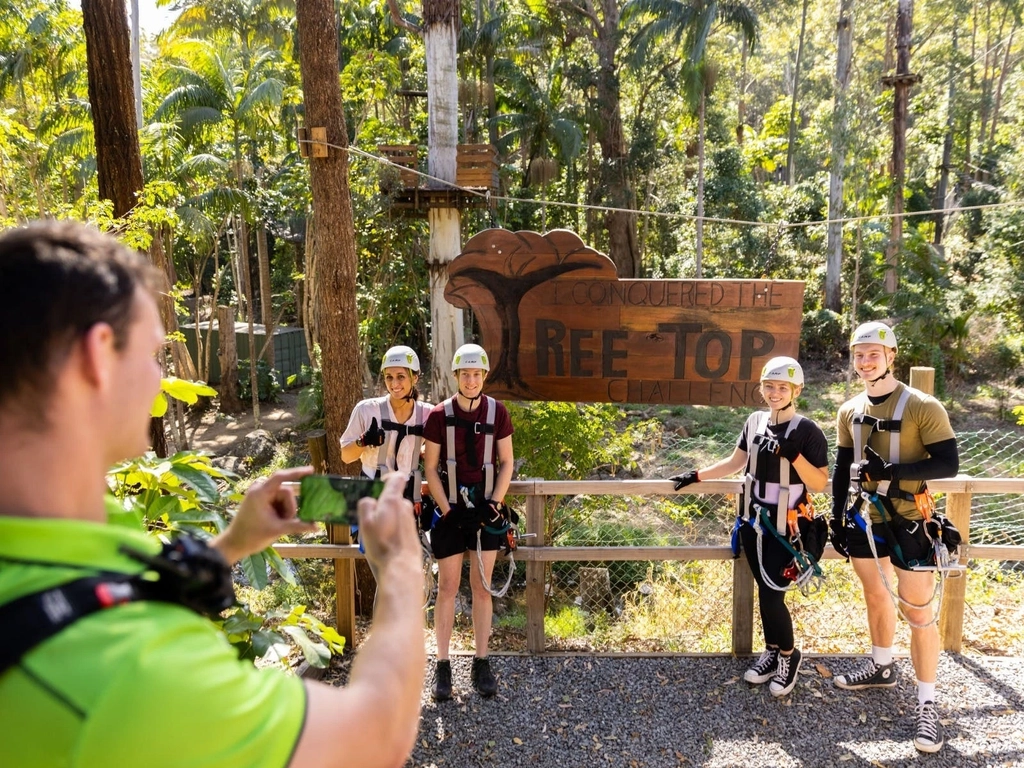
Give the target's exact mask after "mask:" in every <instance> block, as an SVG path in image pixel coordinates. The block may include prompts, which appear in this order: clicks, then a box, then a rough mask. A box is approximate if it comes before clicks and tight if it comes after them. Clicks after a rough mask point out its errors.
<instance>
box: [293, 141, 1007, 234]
mask: <svg viewBox="0 0 1024 768" xmlns="http://www.w3.org/2000/svg"><path fill="white" fill-rule="evenodd" d="M300 142H301V143H305V144H314V143H315V144H321V145H323V146H327V147H330V148H331V149H336V150H338V151H340V152H349V153H351V154H354V155H358V156H360V157H365V158H366V159H368V160H373V161H374V162H377V163H379V164H380V165H383V166H390V167H393V168H397V169H399V170H401V171H404V172H407V173H412V174H415V175H416V176H419V177H420V178H422V179H425V180H427V181H430V182H433V183H434V184H437V185H439V186H440V187H441V188H443V189H448V190H451V191H456V192H461V193H462V194H465V195H469V196H473V197H479V198H481V199H483V200H485V201H488V202H490V201H501V202H505V203H522V204H528V205H540V206H545V205H551V206H556V207H560V208H572V209H577V210H581V211H597V212H602V213H627V214H633V215H636V216H653V217H655V218H662V219H669V220H678V221H693V222H696V221H703V222H704V223H706V224H722V225H730V226H736V227H750V228H759V227H762V228H772V227H774V228H776V229H777V230H779V231H780V232H781V231H784V230H787V229H803V228H807V227H827V226H828V225H830V224H841V225H844V224H855V223H858V222H864V221H885V220H889V219H910V218H914V217H919V216H924V217H928V216H934V215H935V214H937V213H942V214H952V213H964V212H966V211H984V210H994V209H1001V208H1022V207H1024V200H1006V201H1003V202H1001V203H982V204H978V205H962V206H950V207H946V208H930V209H928V210H923V211H903V212H902V213H874V214H867V215H864V216H846V217H840V218H835V219H832V218H828V219H821V220H820V221H772V222H769V221H749V220H746V219H731V218H723V217H718V216H697V215H695V214H690V213H671V212H668V211H649V210H644V209H640V208H620V207H615V206H607V205H590V204H587V203H570V202H564V201H561V200H547V199H544V198H523V197H510V196H508V195H495V194H491V192H490V190H487V191H481V190H479V189H472V188H469V187H460V186H459V185H457V184H454V183H452V182H450V181H448V180H446V179H441V178H438V177H437V176H431V175H430V174H429V173H425V172H423V171H420V170H418V169H416V168H409V167H408V166H405V165H399V164H398V163H395V162H392V161H391V160H389V159H388V158H386V157H381V156H380V155H374V154H372V153H370V152H366V151H365V150H362V149H359V148H357V147H352V146H348V147H343V146H340V145H338V144H331V143H329V142H314V141H313V140H311V139H302V140H300Z"/></svg>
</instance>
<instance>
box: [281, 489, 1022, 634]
mask: <svg viewBox="0 0 1024 768" xmlns="http://www.w3.org/2000/svg"><path fill="white" fill-rule="evenodd" d="M741 487H742V481H741V480H714V481H709V482H702V483H698V484H696V485H691V486H689V487H687V488H684V489H683V490H681V491H674V490H673V488H672V483H671V481H668V480H597V481H564V480H540V479H529V480H518V481H514V482H513V483H512V485H511V487H510V488H509V492H508V493H509V495H510V496H519V497H525V498H526V530H527V531H529V532H530V533H533V534H536V535H535V536H534V537H531V538H529V539H525V540H524V542H523V545H522V546H520V548H519V549H518V550H517V551H516V557H517V560H519V561H520V562H525V563H526V640H527V648H528V649H529V651H530V652H531V653H542V652H544V650H545V644H544V568H545V563H548V562H556V561H588V560H589V561H613V562H614V561H627V560H662V561H664V560H729V559H731V558H732V551H731V550H730V548H729V547H728V546H669V547H660V546H659V547H633V546H595V547H553V546H548V544H547V542H545V541H544V509H545V506H546V502H547V500H548V499H549V498H550V497H557V496H569V495H576V494H589V495H593V496H641V495H687V494H694V495H704V494H719V495H721V494H733V495H735V494H738V493H739V492H740V489H741ZM928 487H929V488H931V489H932V491H934V492H940V493H944V494H946V514H947V516H948V517H949V518H950V519H951V520H952V521H953V523H954V524H955V525H956V527H957V528H959V529H960V532H961V534H962V535H963V538H964V542H965V545H966V553H967V555H966V556H967V558H968V559H975V560H977V559H991V560H1024V546H1003V545H980V546H974V545H971V544H970V515H971V498H972V496H973V494H975V493H998V494H1024V478H1019V479H1018V478H975V477H966V476H962V475H961V476H957V477H955V478H950V479H947V480H929V481H928ZM828 492H830V489H829V490H826V493H828ZM275 549H276V550H277V551H278V553H279V554H280V555H281V556H282V557H285V558H325V559H333V560H335V565H336V566H341V567H342V568H344V566H346V565H349V563H348V561H350V560H352V559H353V558H361V557H363V555H362V554H360V552H359V548H358V547H357V546H356V545H351V544H278V545H276V546H275ZM962 551H963V550H962ZM825 557H828V558H838V557H839V555H837V554H836V553H835V552H834V551H833V550H832V547H831V545H830V546H829V547H828V548H827V549H826V550H825ZM349 567H350V566H349ZM969 576H970V571H967V572H966V573H965V575H964V578H958V579H949V580H947V581H946V585H945V589H944V590H943V595H942V603H941V606H940V609H939V632H940V635H941V638H942V647H943V649H944V650H949V651H956V652H959V651H960V649H961V644H962V640H963V618H964V596H965V587H966V580H967V578H969ZM352 600H354V595H348V596H345V595H340V594H339V596H338V603H339V606H340V605H342V604H343V603H346V602H347V601H352ZM753 617H754V579H753V576H752V575H751V573H750V568H749V567H748V566H747V562H746V559H745V558H740V559H737V560H734V561H733V597H732V651H733V653H736V654H745V653H750V651H751V649H752V647H753V629H754V620H753ZM350 639H351V638H350Z"/></svg>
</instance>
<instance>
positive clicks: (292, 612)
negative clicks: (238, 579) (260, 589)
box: [215, 605, 345, 669]
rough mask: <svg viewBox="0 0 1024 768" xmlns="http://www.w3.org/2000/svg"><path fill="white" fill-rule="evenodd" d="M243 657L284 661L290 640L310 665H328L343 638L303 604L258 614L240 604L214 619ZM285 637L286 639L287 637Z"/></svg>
mask: <svg viewBox="0 0 1024 768" xmlns="http://www.w3.org/2000/svg"><path fill="white" fill-rule="evenodd" d="M215 623H216V624H217V625H218V626H219V627H220V628H221V630H222V631H223V632H224V634H225V635H227V638H228V642H230V643H231V645H233V646H234V647H235V648H236V649H237V650H238V656H239V658H242V659H249V660H251V661H254V660H255V659H257V658H262V657H264V656H269V657H270V658H273V659H275V660H277V661H283V660H284V659H285V657H286V656H287V655H288V652H289V650H290V645H289V643H288V640H291V641H292V642H293V643H294V644H295V646H296V647H297V648H298V649H299V651H300V652H301V653H302V656H303V658H305V660H306V661H307V662H309V664H310V666H313V667H318V668H320V669H322V668H324V667H326V666H327V664H328V663H329V662H330V660H331V656H332V655H333V654H338V653H342V652H343V651H344V650H345V638H344V637H342V636H341V635H339V634H338V633H337V631H336V630H335V629H334V628H333V627H329V626H327V625H326V624H324V623H323V622H322V621H320V620H319V619H317V618H316V617H315V616H313V615H312V614H310V613H308V612H307V611H306V606H304V605H295V606H292V607H291V608H290V609H285V610H278V611H271V612H270V613H268V614H265V615H260V614H258V613H255V612H253V611H252V610H251V609H250V608H249V607H248V606H246V605H242V606H239V607H238V608H236V609H235V610H234V611H233V612H232V613H230V614H228V615H227V616H225V617H224V618H222V619H220V620H218V621H216V622H215ZM286 638H287V639H286Z"/></svg>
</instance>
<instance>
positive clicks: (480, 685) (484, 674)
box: [469, 656, 498, 699]
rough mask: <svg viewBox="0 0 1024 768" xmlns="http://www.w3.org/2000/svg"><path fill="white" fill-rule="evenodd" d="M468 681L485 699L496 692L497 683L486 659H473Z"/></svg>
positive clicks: (475, 657)
mask: <svg viewBox="0 0 1024 768" xmlns="http://www.w3.org/2000/svg"><path fill="white" fill-rule="evenodd" d="M469 679H470V680H471V681H472V682H473V687H474V688H476V690H477V692H478V693H479V694H480V695H481V696H483V697H484V698H486V699H489V698H490V697H491V696H493V695H494V694H496V693H497V692H498V681H497V679H496V678H495V677H494V673H493V672H491V662H490V661H489V660H488V659H481V658H479V657H477V656H474V657H473V669H472V671H471V672H470V675H469Z"/></svg>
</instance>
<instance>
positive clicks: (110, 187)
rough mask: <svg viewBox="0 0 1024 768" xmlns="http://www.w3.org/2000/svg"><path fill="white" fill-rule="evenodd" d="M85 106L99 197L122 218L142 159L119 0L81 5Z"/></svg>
mask: <svg viewBox="0 0 1024 768" xmlns="http://www.w3.org/2000/svg"><path fill="white" fill-rule="evenodd" d="M82 23H83V26H84V27H85V46H86V55H87V57H88V71H89V103H90V105H92V121H93V133H94V135H95V137H96V175H97V181H98V183H99V194H100V197H101V198H103V199H105V200H110V201H111V202H112V203H113V204H114V211H113V213H114V216H117V217H118V218H120V217H123V216H126V215H127V214H128V212H129V211H130V210H131V209H132V208H134V207H135V203H136V195H137V194H138V193H139V191H140V190H141V189H142V154H141V153H140V150H139V132H138V130H137V129H136V127H135V97H134V95H133V89H134V86H133V84H132V65H131V50H130V45H129V35H128V16H127V15H126V13H125V7H124V0H82Z"/></svg>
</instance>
